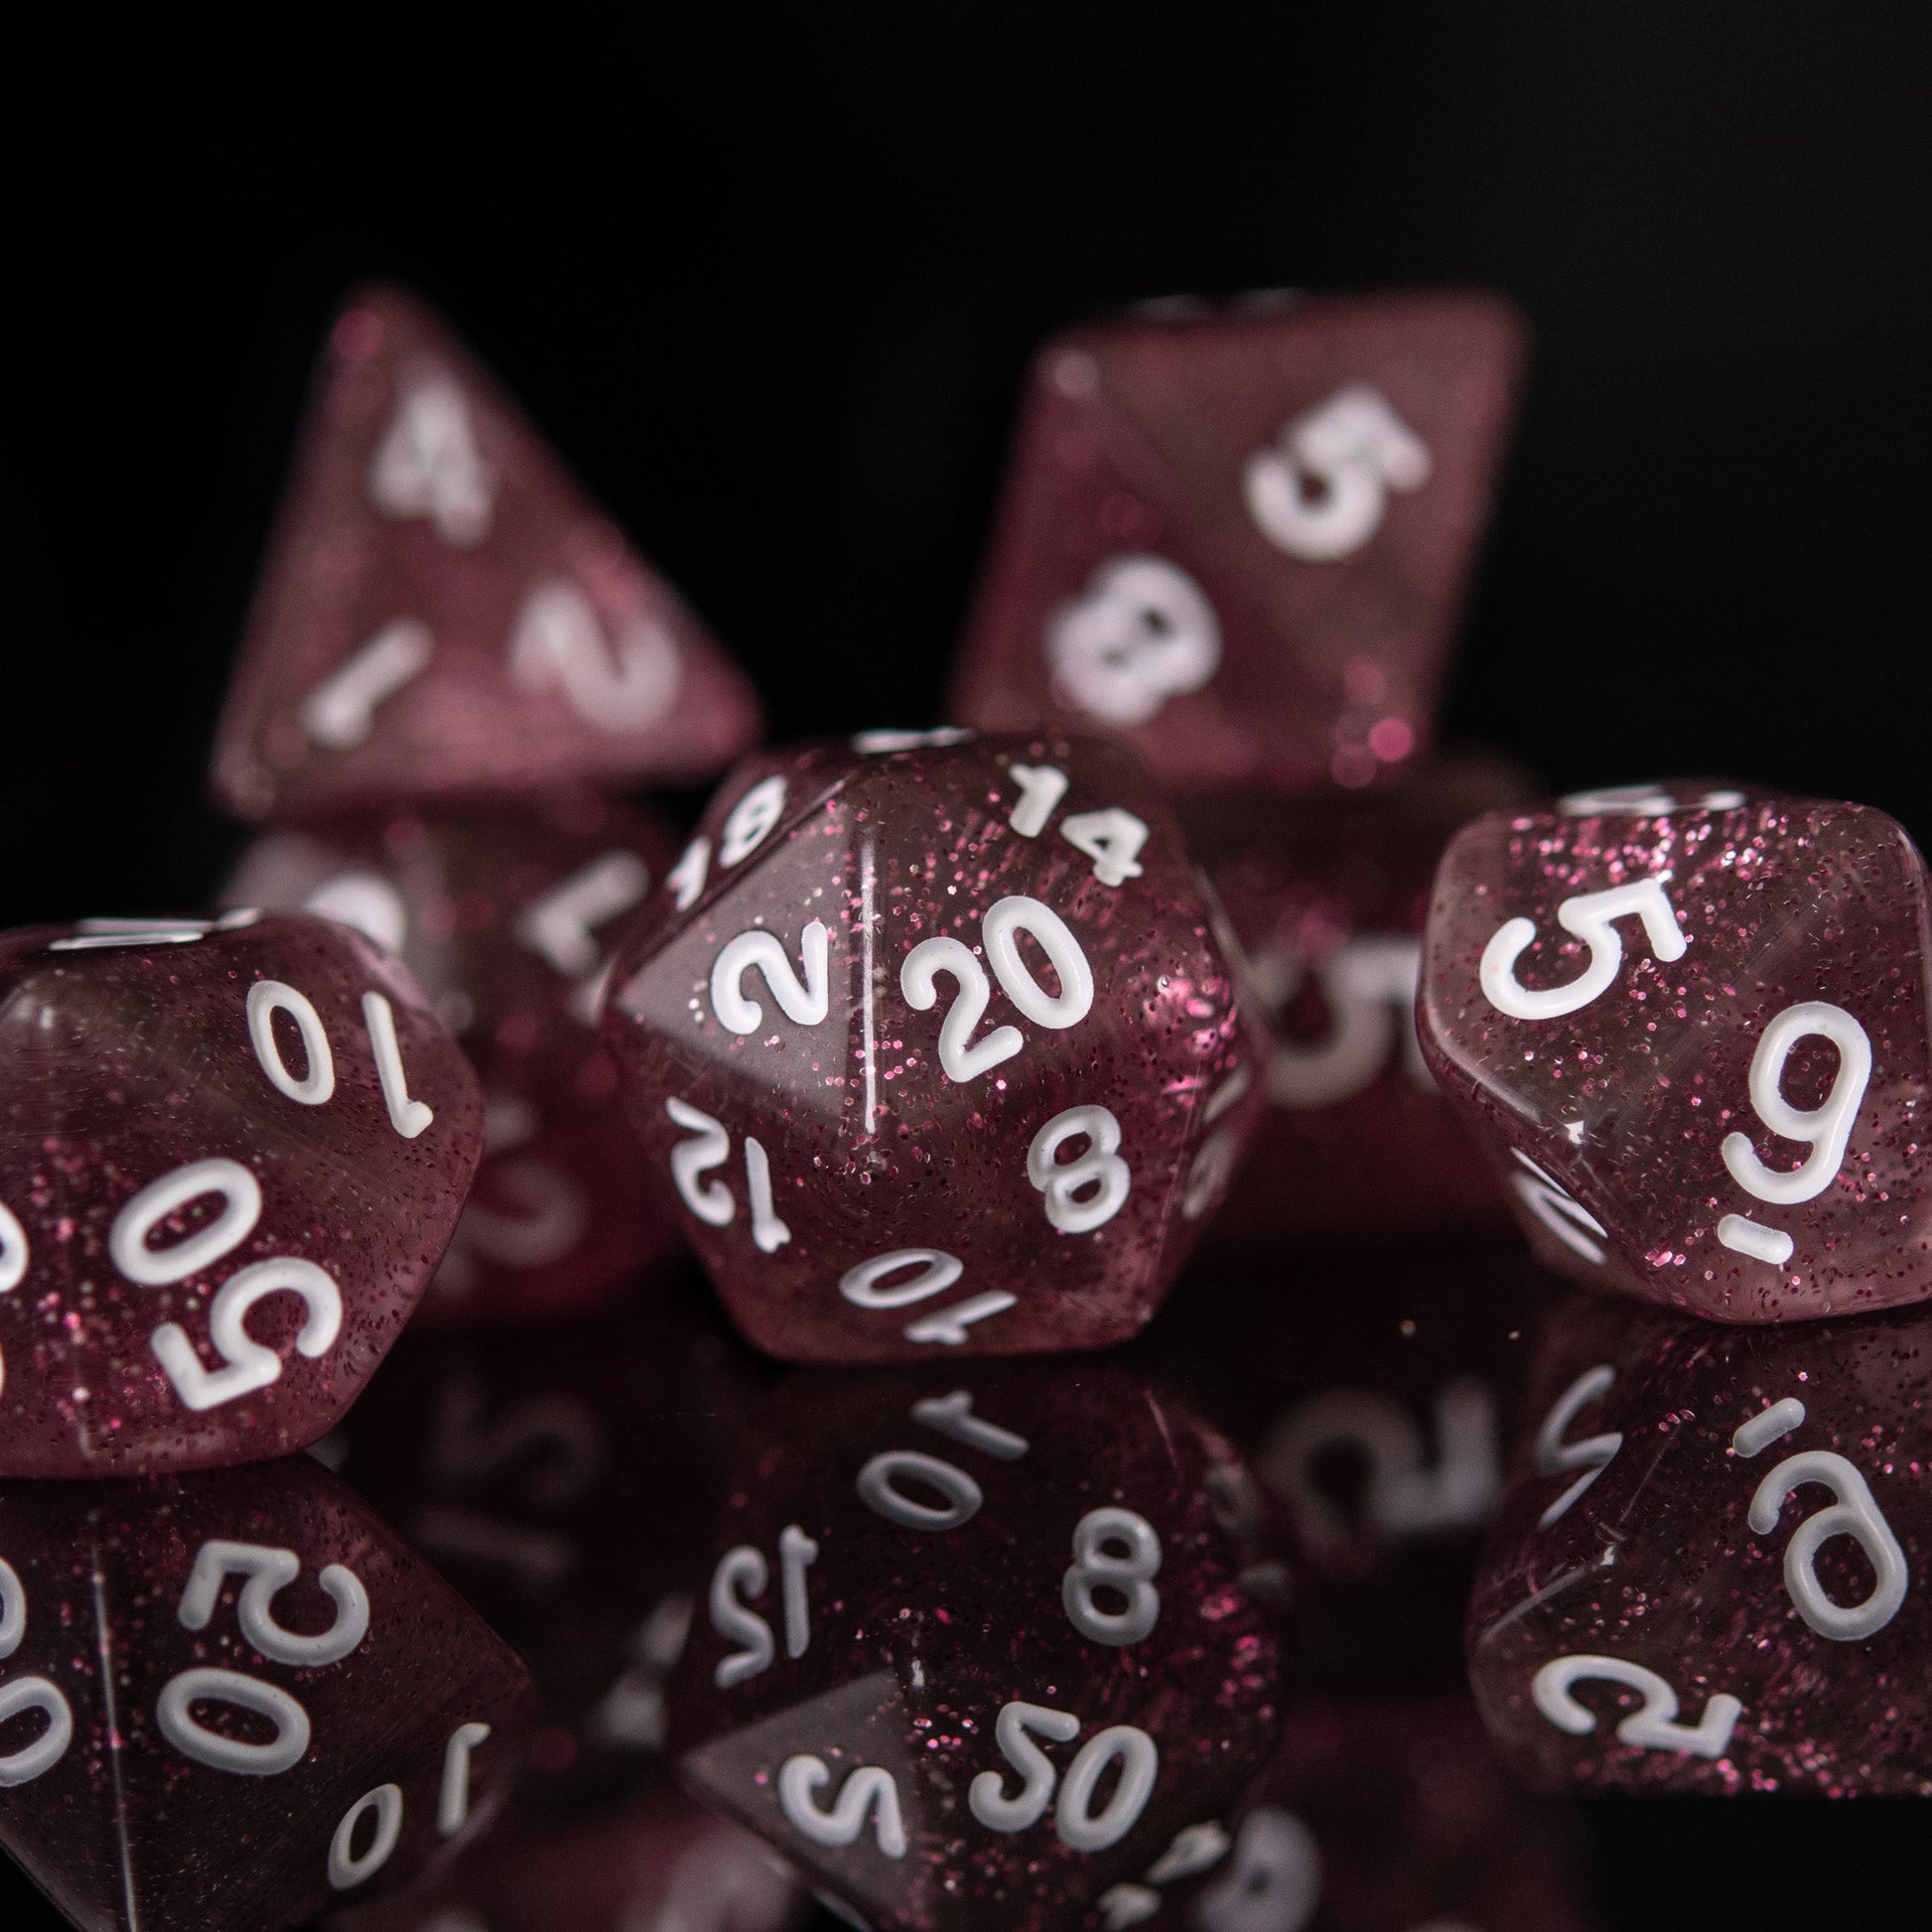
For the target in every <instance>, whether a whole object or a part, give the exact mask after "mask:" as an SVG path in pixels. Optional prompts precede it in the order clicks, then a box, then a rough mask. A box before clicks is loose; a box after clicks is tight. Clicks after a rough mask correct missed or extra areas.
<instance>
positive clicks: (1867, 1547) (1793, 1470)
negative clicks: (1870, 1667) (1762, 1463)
mask: <svg viewBox="0 0 1932 1932" xmlns="http://www.w3.org/2000/svg"><path fill="white" fill-rule="evenodd" d="M1801 1482H1822V1483H1823V1484H1824V1485H1825V1486H1826V1487H1827V1488H1828V1489H1830V1490H1831V1492H1832V1494H1833V1495H1835V1496H1836V1497H1837V1498H1838V1501H1837V1502H1835V1503H1834V1504H1833V1505H1832V1506H1831V1508H1829V1509H1821V1510H1820V1511H1819V1512H1818V1514H1817V1515H1816V1516H1807V1517H1806V1518H1805V1520H1804V1521H1803V1522H1802V1523H1800V1524H1799V1525H1798V1528H1797V1530H1796V1531H1795V1532H1794V1533H1793V1535H1792V1538H1791V1541H1790V1542H1789V1543H1788V1544H1787V1545H1786V1546H1785V1552H1784V1587H1785V1588H1786V1589H1788V1590H1789V1591H1790V1592H1791V1600H1792V1602H1793V1603H1795V1604H1796V1605H1797V1606H1798V1614H1799V1615H1800V1616H1801V1617H1803V1618H1804V1620H1805V1621H1806V1622H1807V1623H1809V1624H1810V1625H1811V1627H1812V1628H1813V1629H1814V1630H1816V1631H1817V1632H1818V1634H1819V1635H1820V1636H1821V1637H1829V1638H1830V1639H1831V1640H1832V1642H1834V1643H1863V1641H1864V1639H1865V1638H1866V1637H1870V1636H1875V1635H1876V1634H1877V1633H1878V1632H1879V1631H1880V1630H1882V1629H1883V1628H1884V1627H1885V1625H1886V1624H1887V1623H1889V1622H1890V1621H1891V1620H1892V1618H1893V1617H1895V1616H1896V1615H1897V1614H1898V1609H1899V1605H1900V1604H1902V1603H1903V1602H1904V1600H1905V1585H1906V1582H1907V1573H1906V1568H1905V1552H1904V1551H1903V1550H1901V1549H1900V1548H1899V1547H1898V1538H1897V1537H1895V1536H1894V1535H1893V1534H1892V1529H1891V1525H1890V1524H1889V1523H1887V1522H1886V1521H1885V1519H1884V1516H1883V1514H1882V1512H1881V1511H1880V1510H1879V1508H1878V1505H1877V1503H1876V1502H1874V1501H1873V1500H1872V1496H1871V1491H1870V1490H1869V1489H1868V1488H1867V1487H1866V1486H1865V1480H1864V1477H1863V1476H1862V1475H1861V1474H1860V1473H1859V1471H1858V1470H1857V1469H1856V1468H1854V1467H1853V1465H1852V1464H1851V1463H1850V1462H1848V1461H1847V1460H1846V1459H1845V1457H1844V1456H1842V1455H1838V1454H1835V1453H1834V1452H1833V1451H1832V1450H1830V1449H1807V1450H1806V1451H1805V1452H1804V1453H1802V1454H1800V1455H1789V1456H1786V1457H1785V1459H1784V1460H1783V1461H1782V1462H1780V1463H1779V1464H1778V1466H1777V1467H1776V1468H1775V1469H1772V1470H1771V1471H1770V1472H1769V1473H1768V1474H1767V1475H1766V1476H1765V1478H1764V1480H1763V1481H1762V1482H1760V1483H1759V1484H1758V1485H1757V1493H1756V1494H1755V1495H1754V1496H1752V1498H1751V1507H1750V1526H1751V1528H1752V1529H1753V1530H1754V1531H1755V1532H1756V1533H1757V1534H1758V1535H1759V1536H1763V1535H1765V1534H1766V1533H1767V1532H1769V1531H1771V1530H1774V1529H1776V1528H1777V1526H1778V1515H1779V1512H1780V1511H1782V1509H1783V1508H1784V1503H1785V1498H1786V1497H1787V1496H1789V1495H1790V1494H1791V1492H1792V1490H1794V1489H1795V1488H1797V1486H1798V1485H1799V1484H1800V1483H1801ZM1835 1536H1849V1537H1850V1538H1851V1539H1852V1541H1853V1542H1854V1543H1856V1544H1857V1545H1858V1546H1859V1548H1860V1549H1861V1550H1863V1552H1864V1554H1865V1559H1866V1561H1867V1562H1868V1563H1869V1564H1870V1565H1871V1568H1872V1570H1873V1572H1874V1573H1875V1574H1876V1578H1877V1581H1876V1582H1875V1583H1874V1584H1873V1585H1872V1587H1871V1594H1870V1595H1869V1596H1867V1597H1866V1598H1865V1599H1864V1601H1863V1603H1853V1604H1851V1605H1849V1606H1848V1605H1846V1604H1843V1603H1834V1602H1833V1601H1832V1599H1831V1598H1830V1597H1829V1596H1827V1595H1826V1594H1825V1587H1824V1586H1823V1585H1822V1584H1821V1583H1820V1582H1819V1581H1818V1572H1817V1570H1816V1568H1815V1567H1814V1566H1815V1565H1816V1563H1817V1561H1818V1552H1819V1551H1820V1550H1822V1549H1823V1548H1824V1547H1825V1545H1826V1544H1827V1543H1829V1542H1830V1541H1831V1540H1832V1538H1833V1537H1835Z"/></svg>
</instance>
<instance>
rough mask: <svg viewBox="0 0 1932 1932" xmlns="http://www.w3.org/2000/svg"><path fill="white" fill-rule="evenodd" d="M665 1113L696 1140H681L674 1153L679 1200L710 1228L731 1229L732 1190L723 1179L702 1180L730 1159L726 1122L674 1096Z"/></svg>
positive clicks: (673, 1173)
mask: <svg viewBox="0 0 1932 1932" xmlns="http://www.w3.org/2000/svg"><path fill="white" fill-rule="evenodd" d="M664 1111H665V1113H667V1114H668V1115H669V1116H670V1117H671V1120H672V1121H673V1122H674V1123H675V1124H676V1125H677V1126H679V1127H681V1128H683V1129H684V1131H685V1132H686V1133H687V1134H693V1135H695V1136H696V1137H697V1138H696V1139H695V1140H689V1141H680V1142H679V1143H678V1144H677V1146H676V1147H674V1148H672V1150H671V1181H672V1184H673V1185H674V1186H675V1187H676V1188H677V1192H678V1198H679V1199H680V1200H681V1201H683V1203H684V1204H685V1206H686V1207H688V1208H689V1209H690V1210H691V1212H692V1213H693V1214H695V1215H696V1216H697V1217H698V1219H699V1220H701V1221H702V1222H704V1224H705V1225H706V1226H707V1227H714V1228H721V1227H726V1226H728V1225H729V1224H730V1222H731V1218H732V1216H733V1215H734V1214H735V1213H737V1211H738V1208H737V1205H736V1203H735V1202H734V1201H733V1200H732V1192H731V1189H730V1188H729V1187H727V1186H726V1185H725V1183H724V1182H723V1181H722V1180H710V1181H707V1180H705V1179H704V1178H703V1176H704V1175H705V1174H708V1173H710V1172H711V1171H712V1169H713V1168H719V1167H723V1166H724V1164H725V1163H726V1162H727V1161H729V1160H730V1159H731V1151H732V1144H731V1136H730V1135H729V1134H728V1133H726V1132H725V1124H724V1122H723V1121H721V1120H715V1119H713V1118H712V1116H711V1115H710V1114H707V1113H704V1112H702V1111H700V1110H699V1109H698V1108H696V1107H694V1106H692V1105H691V1103H690V1102H689V1101H687V1100H679V1099H676V1098H675V1097H674V1098H672V1099H669V1100H667V1101H665V1103H664Z"/></svg>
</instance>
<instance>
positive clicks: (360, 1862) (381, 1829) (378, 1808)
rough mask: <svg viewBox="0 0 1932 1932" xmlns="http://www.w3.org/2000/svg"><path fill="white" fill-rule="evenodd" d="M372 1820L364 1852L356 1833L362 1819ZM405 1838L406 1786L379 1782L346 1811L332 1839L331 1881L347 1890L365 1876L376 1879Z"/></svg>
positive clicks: (330, 1849) (330, 1847) (336, 1889)
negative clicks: (403, 1788) (357, 1848)
mask: <svg viewBox="0 0 1932 1932" xmlns="http://www.w3.org/2000/svg"><path fill="white" fill-rule="evenodd" d="M365 1817H366V1818H368V1819H370V1820H371V1821H372V1823H371V1827H370V1832H369V1842H368V1844H367V1846H366V1847H364V1849H363V1850H362V1851H360V1852H357V1851H356V1849H355V1834H356V1831H357V1829H358V1828H359V1827H360V1825H361V1823H362V1820H363V1819H364V1818H365ZM401 1837H402V1786H401V1785H399V1784H378V1785H377V1786H376V1787H375V1789H374V1790H372V1791H365V1792H363V1793H362V1795H361V1796H360V1797H359V1798H357V1799H356V1801H355V1802H354V1803H353V1804H352V1805H350V1806H349V1808H348V1809H347V1810H346V1811H345V1812H344V1813H343V1816H342V1822H341V1823H340V1824H338V1825H337V1827H336V1830H335V1833H334V1835H333V1836H332V1837H331V1839H330V1841H329V1883H330V1887H331V1889H333V1890H335V1891H347V1890H349V1889H350V1888H351V1887H353V1886H355V1885H359V1884H361V1883H362V1882H363V1881H364V1880H365V1879H368V1878H373V1877H374V1876H375V1874H376V1873H377V1872H378V1871H380V1870H381V1869H382V1867H383V1866H384V1865H385V1864H387V1863H389V1860H390V1857H391V1856H392V1855H393V1853H394V1852H395V1849H396V1842H397V1841H398V1840H399V1839H400V1838H401Z"/></svg>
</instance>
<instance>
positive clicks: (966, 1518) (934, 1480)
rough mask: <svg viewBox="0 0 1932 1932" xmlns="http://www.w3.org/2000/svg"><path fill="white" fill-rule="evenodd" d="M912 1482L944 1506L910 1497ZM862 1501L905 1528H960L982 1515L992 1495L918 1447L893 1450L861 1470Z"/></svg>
mask: <svg viewBox="0 0 1932 1932" xmlns="http://www.w3.org/2000/svg"><path fill="white" fill-rule="evenodd" d="M906 1484H911V1485H913V1486H915V1487H917V1488H920V1489H924V1490H926V1491H927V1492H929V1493H930V1492H936V1493H937V1494H938V1495H940V1496H941V1497H943V1498H944V1501H943V1502H942V1503H940V1504H937V1505H935V1504H933V1503H929V1502H925V1501H922V1500H921V1499H920V1498H919V1497H918V1496H917V1495H909V1494H907V1493H906V1489H905V1487H904V1485H906ZM858 1490H859V1500H860V1501H861V1502H863V1503H864V1504H865V1505H866V1507H867V1508H868V1509H870V1510H872V1511H873V1512H874V1513H875V1514H876V1515H880V1516H883V1517H885V1519H886V1520H887V1522H889V1523H897V1525H898V1526H899V1528H900V1529H902V1530H925V1531H929V1532H933V1533H937V1532H940V1531H944V1530H956V1529H958V1528H959V1526H960V1525H961V1524H962V1523H969V1522H971V1521H972V1519H973V1518H974V1517H975V1516H976V1515H978V1514H979V1507H980V1504H981V1503H983V1502H984V1501H985V1500H986V1492H985V1491H984V1490H983V1489H981V1487H980V1486H979V1484H978V1483H977V1482H975V1481H974V1480H973V1478H972V1477H971V1476H969V1475H968V1474H967V1473H966V1471H965V1470H964V1469H962V1468H959V1467H958V1466H957V1465H956V1464H954V1463H951V1462H942V1461H941V1460H940V1459H939V1457H938V1456H936V1455H926V1454H924V1453H922V1452H921V1451H920V1450H918V1449H887V1450H886V1451H885V1452H884V1453H883V1454H880V1455H875V1456H874V1457H873V1458H872V1459H871V1460H870V1461H869V1462H868V1463H867V1464H866V1466H865V1467H864V1468H863V1469H861V1470H860V1471H859V1481H858Z"/></svg>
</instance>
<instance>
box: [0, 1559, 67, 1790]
mask: <svg viewBox="0 0 1932 1932" xmlns="http://www.w3.org/2000/svg"><path fill="white" fill-rule="evenodd" d="M26 1635H27V1591H26V1588H25V1587H23V1585H22V1584H21V1581H20V1573H19V1572H18V1571H17V1570H15V1569H14V1567H13V1565H12V1564H10V1563H9V1562H7V1560H6V1559H5V1558H4V1557H0V1660H4V1659H6V1658H8V1657H11V1656H12V1655H13V1654H14V1652H15V1651H16V1650H18V1649H19V1648H20V1645H21V1641H22V1639H23V1638H24V1637H25V1636H26ZM29 1711H38V1712H39V1713H40V1714H41V1716H42V1717H43V1718H45V1719H46V1720H47V1727H46V1729H44V1730H43V1731H42V1732H41V1734H40V1735H39V1736H38V1737H36V1738H35V1739H34V1740H33V1741H32V1742H31V1743H27V1744H23V1745H21V1746H20V1748H19V1749H18V1750H13V1751H9V1752H8V1753H7V1754H6V1755H5V1756H4V1757H0V1790H6V1789H11V1788H12V1787H13V1786H14V1785H17V1784H31V1783H33V1781H34V1780H35V1779H36V1778H38V1777H43V1776H45V1775H46V1773H47V1772H49V1771H51V1770H53V1768H54V1767H55V1765H57V1764H58V1763H60V1761H61V1759H62V1758H63V1757H65V1756H66V1755H67V1750H68V1746H69V1744H71V1743H72V1742H73V1709H72V1707H71V1706H70V1705H69V1703H68V1700H67V1696H66V1694H65V1693H64V1692H63V1691H62V1690H61V1687H60V1686H59V1685H58V1684H55V1683H53V1682H52V1681H51V1680H49V1679H48V1678H45V1677H16V1678H15V1679H14V1680H13V1681H12V1682H11V1683H9V1684H0V1725H6V1724H9V1723H11V1722H12V1720H13V1719H15V1718H18V1717H21V1716H23V1715H24V1714H25V1713H27V1712H29Z"/></svg>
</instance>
